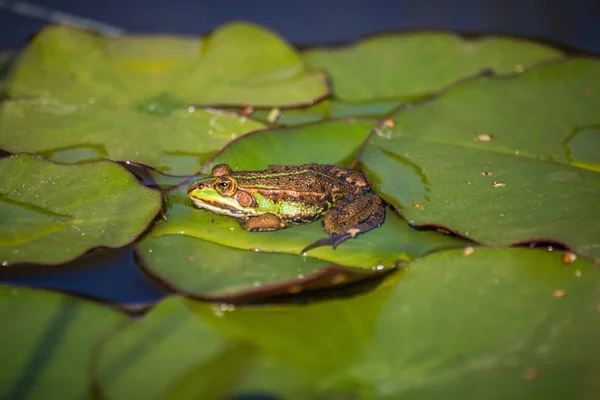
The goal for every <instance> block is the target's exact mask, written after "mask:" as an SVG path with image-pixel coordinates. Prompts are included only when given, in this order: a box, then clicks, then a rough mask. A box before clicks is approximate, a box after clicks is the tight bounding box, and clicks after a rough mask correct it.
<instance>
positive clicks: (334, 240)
mask: <svg viewBox="0 0 600 400" xmlns="http://www.w3.org/2000/svg"><path fill="white" fill-rule="evenodd" d="M355 236H356V235H355ZM351 237H353V236H352V234H350V233H342V234H339V235H331V236H328V237H326V238H323V239H319V240H317V241H316V242H314V243H312V244H309V245H308V246H306V247H305V248H303V249H302V251H301V252H300V254H304V253H306V252H308V251H309V250H312V249H314V248H316V247H321V246H332V247H333V248H334V249H335V248H336V247H337V245H338V244H340V243H342V242H343V241H344V240H348V239H350V238H351Z"/></svg>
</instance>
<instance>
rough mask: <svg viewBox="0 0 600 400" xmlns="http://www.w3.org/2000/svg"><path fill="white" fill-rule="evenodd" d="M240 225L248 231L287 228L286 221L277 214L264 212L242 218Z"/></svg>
mask: <svg viewBox="0 0 600 400" xmlns="http://www.w3.org/2000/svg"><path fill="white" fill-rule="evenodd" d="M239 222H240V226H241V227H242V229H243V230H245V231H248V232H264V231H276V230H278V229H281V228H285V223H284V222H283V221H282V220H281V219H279V217H278V216H277V215H275V214H270V213H267V214H263V215H259V216H256V217H250V218H248V219H245V220H241V221H239Z"/></svg>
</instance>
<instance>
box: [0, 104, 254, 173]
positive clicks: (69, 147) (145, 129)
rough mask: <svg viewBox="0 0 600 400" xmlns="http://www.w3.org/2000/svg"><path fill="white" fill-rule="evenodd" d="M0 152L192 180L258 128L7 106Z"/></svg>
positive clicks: (105, 109)
mask: <svg viewBox="0 0 600 400" xmlns="http://www.w3.org/2000/svg"><path fill="white" fill-rule="evenodd" d="M0 127H1V129H0V148H1V149H3V150H6V151H9V152H32V153H38V154H41V155H43V156H44V157H46V158H49V159H52V160H55V161H59V162H68V163H73V162H78V161H85V160H97V159H110V160H114V161H131V162H135V163H139V164H145V165H149V166H151V167H154V168H156V169H158V170H160V171H162V172H167V173H171V174H175V175H185V174H193V173H195V172H197V171H198V170H199V169H200V167H201V166H202V164H203V163H204V162H205V161H207V160H208V159H209V158H210V157H211V156H212V155H214V153H215V152H217V150H219V149H221V147H223V146H224V145H225V144H227V143H228V142H230V141H231V140H232V139H234V138H236V137H238V136H240V135H243V134H245V133H247V132H250V131H253V130H257V129H261V128H263V127H264V125H263V124H261V123H259V122H257V121H254V120H251V119H247V118H241V117H239V116H237V115H235V114H230V113H224V112H222V111H214V110H203V109H195V108H193V107H192V108H176V109H173V110H171V111H169V112H165V113H163V114H156V113H150V112H145V111H139V110H134V109H131V108H124V107H112V106H103V105H99V104H98V105H82V106H73V105H69V104H65V103H60V102H57V101H47V100H44V99H30V100H14V101H6V102H4V103H3V104H2V109H1V110H0Z"/></svg>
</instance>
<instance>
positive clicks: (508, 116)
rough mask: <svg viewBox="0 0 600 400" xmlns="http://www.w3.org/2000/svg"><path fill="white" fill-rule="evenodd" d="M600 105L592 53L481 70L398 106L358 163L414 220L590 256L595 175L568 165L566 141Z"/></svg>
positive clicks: (599, 212) (598, 178) (597, 252)
mask: <svg viewBox="0 0 600 400" xmlns="http://www.w3.org/2000/svg"><path fill="white" fill-rule="evenodd" d="M599 109H600V62H599V61H597V60H592V59H573V60H570V61H565V62H558V63H553V64H549V65H545V66H541V67H539V68H536V69H532V70H529V71H526V72H525V73H523V74H522V75H520V76H518V77H515V78H509V79H507V78H480V79H476V80H473V81H471V82H467V83H464V84H461V85H458V86H456V87H454V88H453V89H451V90H450V91H448V92H447V93H445V94H444V95H442V96H440V97H439V98H437V99H435V100H433V101H431V102H428V103H426V104H421V105H419V106H418V107H414V108H412V109H408V110H402V111H400V112H398V113H397V115H396V116H395V117H394V118H393V121H394V125H395V126H394V127H393V128H389V127H383V128H381V129H380V130H378V131H377V134H374V135H373V136H372V138H371V140H370V141H369V144H368V146H366V148H365V151H364V153H363V155H362V162H363V164H364V166H365V171H366V173H367V176H368V177H369V178H370V179H371V182H372V183H373V184H374V187H375V189H376V190H377V191H378V193H379V194H380V195H381V196H382V197H384V198H385V199H386V200H388V201H389V202H391V203H392V204H394V205H395V206H396V207H398V208H399V209H400V210H401V212H402V214H403V215H404V216H405V217H406V218H407V219H408V220H409V221H410V222H411V223H413V224H415V225H438V226H440V225H441V226H444V227H446V228H448V229H450V230H452V231H455V232H458V233H460V234H461V235H465V236H468V237H470V238H472V239H475V240H477V241H480V242H482V243H484V244H489V245H509V244H513V243H516V242H524V241H536V240H542V241H548V240H550V241H559V242H563V243H566V244H567V245H569V246H571V247H572V248H573V249H575V251H576V252H578V253H580V254H582V255H586V256H589V257H593V258H596V259H598V258H599V257H600V244H599V242H598V238H599V237H600V224H597V223H594V221H595V220H597V219H598V218H599V217H600V202H599V201H598V198H599V194H600V192H599V190H600V174H598V172H594V171H592V170H589V169H584V168H579V167H577V163H575V164H571V161H572V159H571V157H570V156H569V150H568V149H567V148H566V143H567V141H568V139H569V138H571V137H572V135H573V133H574V132H576V131H577V130H578V128H579V127H587V126H593V125H597V124H598V123H600V114H599V113H598V110H599ZM415 205H418V206H415Z"/></svg>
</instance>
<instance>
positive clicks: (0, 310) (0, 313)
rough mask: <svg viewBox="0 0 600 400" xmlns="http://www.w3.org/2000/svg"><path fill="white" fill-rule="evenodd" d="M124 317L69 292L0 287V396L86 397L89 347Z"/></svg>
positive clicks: (87, 396) (15, 397) (35, 397)
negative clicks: (67, 293) (0, 322)
mask: <svg viewBox="0 0 600 400" xmlns="http://www.w3.org/2000/svg"><path fill="white" fill-rule="evenodd" d="M126 318H127V317H126V316H125V314H123V313H120V312H117V311H114V310H111V309H109V308H107V307H103V306H100V305H98V304H95V303H93V302H90V301H84V300H81V299H77V298H75V297H72V296H68V295H64V294H59V293H54V292H49V291H44V290H35V289H26V288H18V287H9V286H0V319H1V320H2V329H1V330H0V343H2V344H1V345H0V359H1V360H2V364H1V365H0V397H1V398H3V399H47V398H60V399H82V398H91V394H92V393H91V386H90V376H89V366H90V362H91V359H92V354H93V351H94V347H95V346H96V343H97V342H98V341H99V340H100V339H101V338H102V337H104V336H105V335H106V334H107V333H109V332H110V331H111V330H112V329H114V328H115V327H116V326H117V325H118V324H119V323H122V322H123V321H124V320H126Z"/></svg>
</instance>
